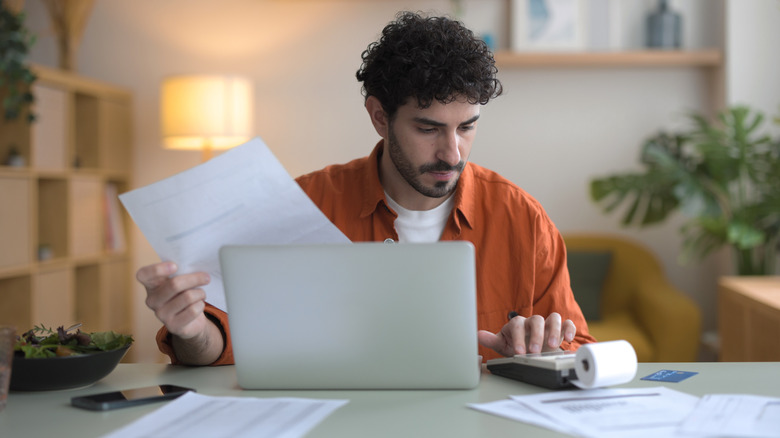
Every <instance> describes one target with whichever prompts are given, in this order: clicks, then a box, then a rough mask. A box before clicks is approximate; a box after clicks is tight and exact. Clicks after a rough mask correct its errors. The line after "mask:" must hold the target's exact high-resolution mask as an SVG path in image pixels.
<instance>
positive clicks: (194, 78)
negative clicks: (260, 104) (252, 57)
mask: <svg viewBox="0 0 780 438" xmlns="http://www.w3.org/2000/svg"><path fill="white" fill-rule="evenodd" d="M252 101H253V93H252V84H251V82H250V81H249V80H248V79H246V78H242V77H238V76H220V75H187V76H171V77H168V78H166V79H165V80H164V81H163V84H162V90H161V96H160V115H161V118H162V136H163V144H164V146H165V148H167V149H185V150H201V151H202V160H203V161H207V160H208V159H210V158H211V154H212V151H213V150H214V149H229V148H231V147H233V146H238V145H239V144H241V143H244V142H246V141H247V140H249V138H250V137H251V136H252V134H251V130H252V127H251V126H252V110H253V106H252Z"/></svg>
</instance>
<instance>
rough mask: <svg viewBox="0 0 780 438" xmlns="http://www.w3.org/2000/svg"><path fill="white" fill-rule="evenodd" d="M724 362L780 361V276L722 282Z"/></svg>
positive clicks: (724, 279)
mask: <svg viewBox="0 0 780 438" xmlns="http://www.w3.org/2000/svg"><path fill="white" fill-rule="evenodd" d="M718 292H719V293H718V324H719V329H718V331H719V332H720V360H722V361H724V362H738V361H751V362H753V361H779V360H780V350H778V348H777V340H778V338H780V276H775V277H772V276H761V277H747V276H743V277H722V278H721V279H720V280H719V281H718Z"/></svg>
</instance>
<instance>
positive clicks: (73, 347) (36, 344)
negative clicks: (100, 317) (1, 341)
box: [14, 324, 133, 359]
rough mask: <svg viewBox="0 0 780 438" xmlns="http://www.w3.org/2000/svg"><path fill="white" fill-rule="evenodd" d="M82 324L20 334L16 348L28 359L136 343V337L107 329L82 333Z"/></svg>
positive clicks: (109, 348) (83, 352) (116, 347)
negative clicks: (134, 341)
mask: <svg viewBox="0 0 780 438" xmlns="http://www.w3.org/2000/svg"><path fill="white" fill-rule="evenodd" d="M80 327H81V324H76V325H73V326H71V327H68V328H67V329H65V328H63V326H59V327H57V330H52V329H51V328H47V327H45V326H43V325H40V326H37V325H36V326H35V327H34V328H32V329H30V330H28V331H26V332H24V333H23V334H22V335H20V336H17V337H16V344H15V345H14V351H18V352H21V353H20V354H24V357H25V358H28V359H29V358H45V357H58V356H74V355H79V354H89V353H97V352H100V351H110V350H117V349H120V348H124V347H125V346H128V345H130V344H131V343H132V342H133V337H132V336H128V335H123V334H119V333H116V332H114V331H107V332H91V333H87V332H82V331H81V330H80Z"/></svg>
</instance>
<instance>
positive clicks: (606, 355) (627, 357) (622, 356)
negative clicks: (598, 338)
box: [571, 341, 637, 389]
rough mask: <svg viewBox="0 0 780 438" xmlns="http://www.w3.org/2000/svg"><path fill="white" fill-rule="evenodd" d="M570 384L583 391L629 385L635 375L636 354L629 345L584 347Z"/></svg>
mask: <svg viewBox="0 0 780 438" xmlns="http://www.w3.org/2000/svg"><path fill="white" fill-rule="evenodd" d="M574 357H575V364H574V371H575V373H576V374H577V378H576V379H573V380H572V381H571V382H572V383H573V384H575V385H577V386H578V387H580V388H583V389H589V388H600V387H603V386H611V385H619V384H621V383H626V382H630V381H631V379H633V378H634V376H635V375H636V367H637V360H636V352H635V351H634V347H632V346H631V344H629V343H628V342H627V341H606V342H596V343H595V344H585V345H583V346H581V347H580V348H579V349H578V350H577V353H576V354H575V356H574Z"/></svg>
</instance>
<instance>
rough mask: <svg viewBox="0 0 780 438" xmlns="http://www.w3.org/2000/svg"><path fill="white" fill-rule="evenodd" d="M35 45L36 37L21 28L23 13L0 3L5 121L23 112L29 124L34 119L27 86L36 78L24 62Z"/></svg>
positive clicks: (1, 90)
mask: <svg viewBox="0 0 780 438" xmlns="http://www.w3.org/2000/svg"><path fill="white" fill-rule="evenodd" d="M34 42H35V37H34V36H32V35H30V33H29V32H28V31H27V28H25V27H24V13H22V12H18V13H17V12H14V11H13V10H12V9H11V8H10V7H9V6H8V5H7V4H6V2H5V1H3V0H0V94H1V95H2V96H3V117H4V119H5V120H14V119H16V118H18V117H19V116H20V115H22V114H25V110H28V111H26V114H27V120H28V121H30V122H32V121H33V120H34V119H35V116H34V115H33V114H32V112H31V111H29V107H30V104H31V103H32V102H33V95H32V92H31V91H30V85H31V84H32V83H33V82H34V81H35V79H36V77H35V74H33V72H32V71H30V69H29V68H28V66H27V64H26V63H25V61H26V58H27V53H28V50H29V48H30V46H32V44H33V43H34Z"/></svg>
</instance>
